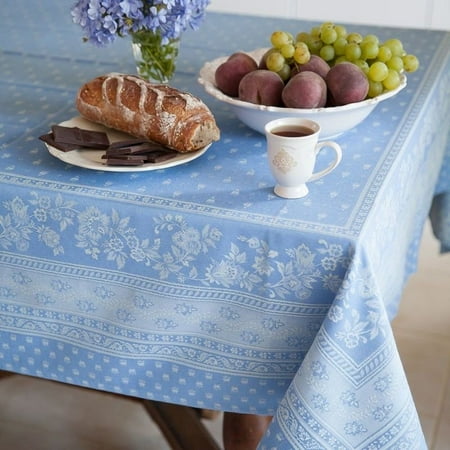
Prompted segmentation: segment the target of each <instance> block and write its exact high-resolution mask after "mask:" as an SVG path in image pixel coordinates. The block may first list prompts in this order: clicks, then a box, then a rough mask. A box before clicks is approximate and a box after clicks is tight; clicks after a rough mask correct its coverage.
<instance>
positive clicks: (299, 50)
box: [294, 42, 311, 64]
mask: <svg viewBox="0 0 450 450" xmlns="http://www.w3.org/2000/svg"><path fill="white" fill-rule="evenodd" d="M310 58H311V53H310V51H309V48H308V46H307V45H306V44H305V43H304V42H297V43H296V44H295V51H294V61H295V62H296V63H298V64H306V63H307V62H308V61H309V59H310Z"/></svg>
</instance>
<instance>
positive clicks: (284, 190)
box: [274, 184, 309, 198]
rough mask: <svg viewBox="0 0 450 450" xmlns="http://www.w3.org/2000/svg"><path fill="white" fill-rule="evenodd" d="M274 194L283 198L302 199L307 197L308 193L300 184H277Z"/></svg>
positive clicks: (306, 188)
mask: <svg viewBox="0 0 450 450" xmlns="http://www.w3.org/2000/svg"><path fill="white" fill-rule="evenodd" d="M274 192H275V194H276V195H278V196H279V197H283V198H302V197H305V196H306V195H308V192H309V191H308V187H307V186H306V184H301V185H300V186H281V185H279V184H277V185H276V186H275V189H274Z"/></svg>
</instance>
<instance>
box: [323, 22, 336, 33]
mask: <svg viewBox="0 0 450 450" xmlns="http://www.w3.org/2000/svg"><path fill="white" fill-rule="evenodd" d="M330 28H334V23H333V22H323V23H322V24H321V25H320V31H321V32H322V31H323V30H326V29H330Z"/></svg>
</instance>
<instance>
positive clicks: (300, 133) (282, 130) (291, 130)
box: [271, 125, 314, 137]
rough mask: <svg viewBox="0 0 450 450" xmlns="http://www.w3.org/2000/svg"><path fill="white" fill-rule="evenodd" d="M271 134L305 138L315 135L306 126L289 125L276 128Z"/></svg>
mask: <svg viewBox="0 0 450 450" xmlns="http://www.w3.org/2000/svg"><path fill="white" fill-rule="evenodd" d="M271 133H272V134H275V135H276V136H282V137H305V136H310V135H311V134H314V131H313V130H311V128H308V127H304V126H293V125H289V126H282V127H277V128H274V129H273V130H272V131H271Z"/></svg>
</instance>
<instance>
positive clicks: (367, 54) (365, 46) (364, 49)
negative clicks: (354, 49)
mask: <svg viewBox="0 0 450 450" xmlns="http://www.w3.org/2000/svg"><path fill="white" fill-rule="evenodd" d="M360 47H361V58H362V59H375V58H376V57H377V56H378V51H379V47H378V44H377V43H376V42H375V41H362V42H361V45H360Z"/></svg>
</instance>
